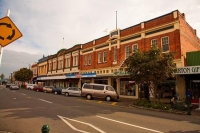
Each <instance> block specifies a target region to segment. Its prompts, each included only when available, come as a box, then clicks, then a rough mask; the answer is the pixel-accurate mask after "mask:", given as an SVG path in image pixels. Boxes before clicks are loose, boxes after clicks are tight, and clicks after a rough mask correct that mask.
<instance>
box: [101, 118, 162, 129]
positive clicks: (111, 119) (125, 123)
mask: <svg viewBox="0 0 200 133" xmlns="http://www.w3.org/2000/svg"><path fill="white" fill-rule="evenodd" d="M97 117H99V118H102V119H105V120H109V121H114V122H117V123H121V124H124V125H128V126H132V127H137V128H141V129H144V130H148V131H152V132H156V133H164V132H161V131H157V130H153V129H150V128H145V127H141V126H137V125H132V124H129V123H125V122H121V121H117V120H113V119H109V118H106V117H102V116H98V115H97Z"/></svg>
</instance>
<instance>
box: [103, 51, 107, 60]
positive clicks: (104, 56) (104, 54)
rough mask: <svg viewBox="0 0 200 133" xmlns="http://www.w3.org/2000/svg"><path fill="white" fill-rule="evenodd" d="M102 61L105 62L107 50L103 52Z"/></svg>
mask: <svg viewBox="0 0 200 133" xmlns="http://www.w3.org/2000/svg"><path fill="white" fill-rule="evenodd" d="M103 62H107V52H106V51H104V52H103Z"/></svg>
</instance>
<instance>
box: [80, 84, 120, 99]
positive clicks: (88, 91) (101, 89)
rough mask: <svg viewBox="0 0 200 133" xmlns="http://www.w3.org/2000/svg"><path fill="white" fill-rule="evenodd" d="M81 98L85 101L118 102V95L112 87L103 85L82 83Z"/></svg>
mask: <svg viewBox="0 0 200 133" xmlns="http://www.w3.org/2000/svg"><path fill="white" fill-rule="evenodd" d="M81 96H83V97H86V98H87V99H89V100H90V99H92V98H104V99H105V100H106V101H111V100H119V94H118V93H117V92H116V91H115V89H114V88H113V87H112V86H109V85H104V84H93V83H84V84H83V86H82V90H81Z"/></svg>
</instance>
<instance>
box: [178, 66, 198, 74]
mask: <svg viewBox="0 0 200 133" xmlns="http://www.w3.org/2000/svg"><path fill="white" fill-rule="evenodd" d="M198 73H199V74H200V66H191V67H180V68H177V69H176V72H175V74H198Z"/></svg>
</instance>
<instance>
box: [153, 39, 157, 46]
mask: <svg viewBox="0 0 200 133" xmlns="http://www.w3.org/2000/svg"><path fill="white" fill-rule="evenodd" d="M153 46H156V47H157V46H158V39H152V40H151V47H153Z"/></svg>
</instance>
